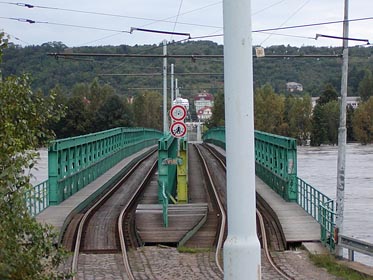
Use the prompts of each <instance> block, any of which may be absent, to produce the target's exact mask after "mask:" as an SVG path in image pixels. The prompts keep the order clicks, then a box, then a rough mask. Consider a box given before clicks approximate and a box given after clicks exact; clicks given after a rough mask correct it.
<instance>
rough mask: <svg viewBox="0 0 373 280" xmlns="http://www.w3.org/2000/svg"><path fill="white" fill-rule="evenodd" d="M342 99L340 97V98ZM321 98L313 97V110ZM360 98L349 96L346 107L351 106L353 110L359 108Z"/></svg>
mask: <svg viewBox="0 0 373 280" xmlns="http://www.w3.org/2000/svg"><path fill="white" fill-rule="evenodd" d="M338 98H339V99H340V97H338ZM318 99H319V97H312V109H313V108H314V107H315V106H316V103H317V100H318ZM359 103H360V97H359V96H347V97H346V105H350V106H351V107H352V108H354V109H356V108H357V107H359Z"/></svg>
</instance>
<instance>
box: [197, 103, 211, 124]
mask: <svg viewBox="0 0 373 280" xmlns="http://www.w3.org/2000/svg"><path fill="white" fill-rule="evenodd" d="M197 116H198V120H200V121H205V120H208V119H210V118H211V116H212V107H210V106H206V107H203V108H201V109H199V110H198V111H197Z"/></svg>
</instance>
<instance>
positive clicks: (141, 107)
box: [133, 91, 163, 130]
mask: <svg viewBox="0 0 373 280" xmlns="http://www.w3.org/2000/svg"><path fill="white" fill-rule="evenodd" d="M162 100H163V99H162V95H161V94H159V93H157V92H153V91H148V92H145V93H143V94H141V95H138V96H136V97H135V99H134V101H133V113H134V117H135V125H136V126H141V127H146V128H154V129H159V130H162V127H163V118H162V116H163V114H162Z"/></svg>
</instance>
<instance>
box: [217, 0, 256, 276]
mask: <svg viewBox="0 0 373 280" xmlns="http://www.w3.org/2000/svg"><path fill="white" fill-rule="evenodd" d="M250 2H251V1H250V0H224V1H223V16H224V77H225V78H224V92H225V129H226V133H225V135H226V157H227V158H226V159H227V207H228V209H227V212H228V237H227V240H226V241H225V244H224V279H229V280H233V279H234V280H235V279H261V261H260V243H259V240H258V237H257V232H256V199H255V152H254V104H253V103H254V97H253V61H252V42H251V39H252V38H251V3H250Z"/></svg>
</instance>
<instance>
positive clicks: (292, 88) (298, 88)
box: [286, 82, 303, 92]
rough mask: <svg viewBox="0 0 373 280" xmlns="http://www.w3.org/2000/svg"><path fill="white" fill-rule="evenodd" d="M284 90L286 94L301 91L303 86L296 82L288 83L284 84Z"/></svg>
mask: <svg viewBox="0 0 373 280" xmlns="http://www.w3.org/2000/svg"><path fill="white" fill-rule="evenodd" d="M286 90H287V91H288V92H294V91H303V85H302V84H300V83H296V82H288V83H286Z"/></svg>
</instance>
